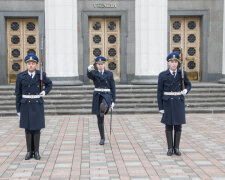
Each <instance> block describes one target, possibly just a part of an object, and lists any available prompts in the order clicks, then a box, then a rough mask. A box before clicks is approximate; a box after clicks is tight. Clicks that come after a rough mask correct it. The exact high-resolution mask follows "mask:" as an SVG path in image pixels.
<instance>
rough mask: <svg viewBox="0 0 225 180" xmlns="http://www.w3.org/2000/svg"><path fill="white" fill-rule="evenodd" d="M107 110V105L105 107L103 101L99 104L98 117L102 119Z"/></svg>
mask: <svg viewBox="0 0 225 180" xmlns="http://www.w3.org/2000/svg"><path fill="white" fill-rule="evenodd" d="M107 109H108V105H107V103H106V101H105V100H104V99H103V100H102V103H101V104H100V117H104V115H105V112H106V111H107Z"/></svg>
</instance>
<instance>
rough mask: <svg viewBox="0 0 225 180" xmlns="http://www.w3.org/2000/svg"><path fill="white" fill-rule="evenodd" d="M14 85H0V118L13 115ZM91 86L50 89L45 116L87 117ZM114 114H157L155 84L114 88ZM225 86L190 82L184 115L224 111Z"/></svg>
mask: <svg viewBox="0 0 225 180" xmlns="http://www.w3.org/2000/svg"><path fill="white" fill-rule="evenodd" d="M14 88H15V86H14V85H13V86H12V85H10V86H0V116H6V115H15V113H16V110H15V95H14ZM92 93H93V85H84V86H53V89H52V91H51V93H50V94H49V95H47V96H45V97H44V100H45V112H46V114H47V115H48V114H62V115H63V114H90V113H91V106H92ZM116 93H117V99H116V107H115V109H114V113H115V114H130V113H132V114H133V113H158V107H157V97H156V94H157V86H156V85H117V92H116ZM224 94H225V85H223V84H216V83H193V86H192V91H191V92H190V93H189V94H188V95H187V96H186V97H185V105H186V112H187V113H192V112H193V113H221V112H223V113H224V112H225V96H224Z"/></svg>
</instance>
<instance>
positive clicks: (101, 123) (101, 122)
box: [97, 97, 108, 145]
mask: <svg viewBox="0 0 225 180" xmlns="http://www.w3.org/2000/svg"><path fill="white" fill-rule="evenodd" d="M99 102H100V104H99V106H100V114H99V115H97V119H98V129H99V134H100V137H101V139H100V142H99V144H100V145H104V144H105V132H104V114H105V112H106V110H107V109H108V105H107V103H106V101H105V99H104V98H103V97H100V100H99Z"/></svg>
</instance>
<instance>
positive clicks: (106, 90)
mask: <svg viewBox="0 0 225 180" xmlns="http://www.w3.org/2000/svg"><path fill="white" fill-rule="evenodd" d="M95 91H100V92H110V89H101V88H95Z"/></svg>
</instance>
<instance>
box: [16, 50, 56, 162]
mask: <svg viewBox="0 0 225 180" xmlns="http://www.w3.org/2000/svg"><path fill="white" fill-rule="evenodd" d="M24 61H25V63H26V65H27V70H26V71H24V72H21V73H19V74H18V75H17V79H16V89H15V94H16V110H17V114H18V116H20V128H24V129H25V135H26V143H27V154H26V156H25V160H29V159H30V158H32V157H34V158H35V159H36V160H39V159H40V158H41V157H40V154H39V143H40V130H41V129H42V128H45V117H44V100H43V98H42V97H43V96H45V95H46V94H48V93H49V92H50V90H51V89H52V81H51V80H50V79H49V78H47V77H46V74H45V73H43V84H44V85H45V88H44V90H43V91H42V92H40V71H38V70H36V68H37V65H38V57H37V56H36V55H33V54H28V55H27V56H26V57H25V59H24Z"/></svg>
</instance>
